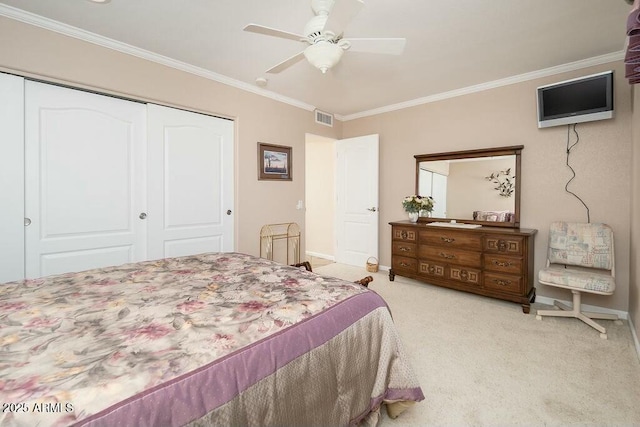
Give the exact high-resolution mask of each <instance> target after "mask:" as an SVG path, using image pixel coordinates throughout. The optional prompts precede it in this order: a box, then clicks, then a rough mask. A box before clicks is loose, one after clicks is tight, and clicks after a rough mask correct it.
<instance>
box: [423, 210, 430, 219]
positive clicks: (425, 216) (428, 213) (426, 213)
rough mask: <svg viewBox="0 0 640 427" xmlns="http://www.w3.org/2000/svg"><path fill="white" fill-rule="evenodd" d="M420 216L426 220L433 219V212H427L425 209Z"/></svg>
mask: <svg viewBox="0 0 640 427" xmlns="http://www.w3.org/2000/svg"><path fill="white" fill-rule="evenodd" d="M420 216H421V217H424V218H429V217H431V211H426V210H424V209H423V210H421V211H420Z"/></svg>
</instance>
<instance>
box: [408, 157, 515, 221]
mask: <svg viewBox="0 0 640 427" xmlns="http://www.w3.org/2000/svg"><path fill="white" fill-rule="evenodd" d="M521 149H522V146H515V147H504V148H496V149H486V150H470V151H461V152H451V153H441V154H432V155H430V154H425V155H417V156H415V157H416V167H417V168H416V174H417V175H416V191H417V194H419V195H420V196H431V197H433V199H434V200H435V205H434V208H433V212H432V213H431V217H432V218H434V219H456V220H461V221H470V222H476V221H477V222H488V223H490V224H495V225H504V226H511V227H513V226H516V227H517V226H518V225H519V224H518V223H519V209H520V206H519V205H520V204H519V201H520V194H519V187H520V185H519V182H518V179H519V167H520V150H521ZM496 223H504V224H496Z"/></svg>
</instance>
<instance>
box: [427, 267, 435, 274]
mask: <svg viewBox="0 0 640 427" xmlns="http://www.w3.org/2000/svg"><path fill="white" fill-rule="evenodd" d="M427 271H428V272H429V274H433V273H435V272H436V268H435V267H434V266H433V265H430V266H429V268H427Z"/></svg>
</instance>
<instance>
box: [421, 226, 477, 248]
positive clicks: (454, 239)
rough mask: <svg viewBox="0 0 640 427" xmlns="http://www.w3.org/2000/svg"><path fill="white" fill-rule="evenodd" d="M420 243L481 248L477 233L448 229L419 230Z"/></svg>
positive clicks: (448, 246) (447, 246)
mask: <svg viewBox="0 0 640 427" xmlns="http://www.w3.org/2000/svg"><path fill="white" fill-rule="evenodd" d="M419 234H420V243H424V244H427V245H429V246H441V247H443V248H454V249H468V250H472V251H480V250H482V237H481V234H478V233H469V232H466V233H465V232H460V231H450V230H441V229H440V230H420V232H419Z"/></svg>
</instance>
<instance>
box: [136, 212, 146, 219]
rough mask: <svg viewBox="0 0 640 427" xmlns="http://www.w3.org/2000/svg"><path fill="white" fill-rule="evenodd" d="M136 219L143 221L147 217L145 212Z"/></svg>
mask: <svg viewBox="0 0 640 427" xmlns="http://www.w3.org/2000/svg"><path fill="white" fill-rule="evenodd" d="M138 217H139V218H140V219H145V218H146V217H147V213H146V212H142V213H141V214H140V215H139V216H138Z"/></svg>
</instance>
